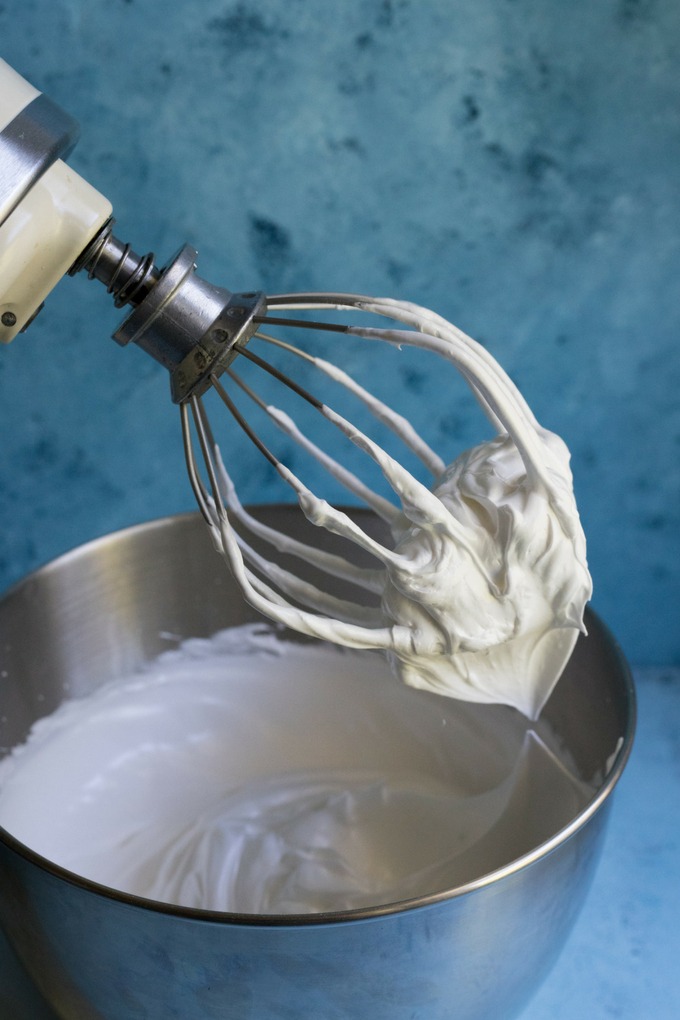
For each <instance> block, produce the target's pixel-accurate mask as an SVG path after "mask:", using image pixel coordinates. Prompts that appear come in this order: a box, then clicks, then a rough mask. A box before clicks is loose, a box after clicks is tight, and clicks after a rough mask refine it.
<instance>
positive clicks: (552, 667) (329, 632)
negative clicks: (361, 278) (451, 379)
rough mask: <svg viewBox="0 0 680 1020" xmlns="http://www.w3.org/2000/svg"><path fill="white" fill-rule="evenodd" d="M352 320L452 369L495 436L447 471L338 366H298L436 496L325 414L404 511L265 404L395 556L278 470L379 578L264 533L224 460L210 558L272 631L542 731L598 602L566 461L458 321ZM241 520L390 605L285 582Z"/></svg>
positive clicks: (396, 312) (402, 306)
mask: <svg viewBox="0 0 680 1020" xmlns="http://www.w3.org/2000/svg"><path fill="white" fill-rule="evenodd" d="M305 307H308V306H307V305H305ZM338 307H343V308H345V307H348V306H346V305H340V304H339V305H338ZM352 307H355V308H356V307H359V308H361V309H365V310H367V311H369V312H374V313H377V314H382V315H387V316H390V317H391V318H392V319H396V320H398V321H400V322H402V323H403V324H406V325H408V326H410V327H411V329H408V330H407V329H401V328H399V329H394V328H390V329H373V328H365V327H358V326H357V327H351V329H350V333H352V334H356V335H358V336H361V337H363V338H364V339H366V340H369V341H374V340H379V341H382V342H386V343H388V344H392V345H396V346H403V345H410V346H414V347H417V348H420V349H422V350H423V351H427V352H430V353H435V354H436V355H438V356H439V357H441V358H443V359H444V360H445V361H448V362H450V363H451V364H452V365H453V366H454V367H455V368H457V369H458V371H459V372H460V373H461V374H462V375H463V376H464V378H465V380H466V382H467V383H468V384H469V385H470V387H471V388H472V390H473V392H474V394H475V396H476V397H477V399H478V401H479V403H480V405H481V407H482V409H483V410H484V412H485V413H486V416H487V418H488V419H489V422H490V423H491V425H492V426H493V428H494V431H495V433H496V434H495V435H494V436H493V438H491V439H489V440H487V441H485V442H483V443H481V444H480V445H478V446H476V447H474V448H473V449H471V450H468V451H466V452H465V453H463V454H462V455H460V456H459V457H458V458H457V459H456V460H454V461H453V462H452V463H451V464H450V465H449V466H448V467H446V466H445V464H444V462H443V461H442V460H441V459H440V458H439V457H438V455H437V454H435V453H434V452H433V451H431V450H430V449H429V448H428V447H427V446H426V445H425V443H424V442H423V441H422V440H421V439H420V437H418V435H417V434H416V433H415V430H414V429H413V428H412V426H411V425H410V424H409V423H408V422H407V421H406V420H405V419H404V418H403V417H401V416H399V415H397V414H395V413H394V412H393V411H391V410H390V409H389V408H387V407H386V406H385V405H384V404H382V403H381V402H380V401H378V400H376V398H375V397H373V396H372V395H371V394H369V393H367V391H365V390H364V389H362V387H360V386H359V385H358V384H357V383H355V382H354V380H352V379H351V378H350V377H349V376H347V374H346V373H345V372H343V371H342V370H341V369H340V368H337V367H336V366H333V365H331V364H329V363H328V362H326V361H323V360H321V359H319V358H313V357H311V356H309V355H307V354H304V353H301V352H297V353H298V354H299V356H300V357H303V358H304V359H305V360H306V361H307V362H312V363H313V364H314V365H315V366H316V368H318V369H319V370H320V371H321V372H323V373H324V374H325V375H327V376H330V377H331V378H333V379H334V380H335V381H336V382H339V383H340V384H341V385H342V386H344V387H345V388H346V389H348V390H350V391H351V392H352V393H353V394H354V396H358V398H359V399H360V400H362V401H363V403H364V404H365V405H366V406H367V407H368V409H369V410H370V411H371V413H372V414H373V415H374V416H375V417H376V418H378V419H379V420H380V421H381V422H382V423H383V424H385V425H387V427H388V428H390V429H391V430H392V432H394V433H395V434H396V435H397V436H398V437H399V438H400V439H401V440H402V441H403V443H404V444H405V446H406V447H408V448H409V449H410V450H411V451H412V452H414V453H415V454H416V456H417V457H418V458H419V459H420V460H421V461H422V463H423V465H424V466H425V468H426V469H427V470H428V471H429V472H430V473H431V475H432V477H433V483H432V485H431V486H428V485H426V484H424V483H423V482H422V481H420V480H419V479H418V478H416V477H415V476H414V475H413V474H412V473H410V472H409V471H407V470H406V469H405V468H404V467H402V465H401V464H400V463H399V462H398V461H397V460H396V459H394V458H393V457H391V456H389V455H388V454H387V453H386V452H385V450H384V449H382V448H381V447H380V446H379V445H378V444H377V443H376V442H375V441H373V440H372V439H371V438H370V437H369V436H368V435H366V434H365V433H363V432H362V431H360V430H359V429H358V428H356V427H355V426H353V425H352V424H351V423H350V422H349V421H347V420H346V419H345V418H343V417H342V416H341V415H339V414H338V413H337V412H336V411H335V410H333V409H332V408H331V407H328V406H325V405H324V406H323V407H322V408H321V413H322V414H323V416H324V417H325V418H326V419H327V420H328V421H330V422H331V423H332V424H333V425H335V426H336V427H337V428H338V429H339V430H340V431H341V432H343V433H344V434H345V435H346V436H347V437H348V438H349V439H350V440H351V441H352V442H353V443H355V444H356V445H357V446H358V447H360V448H361V449H362V450H363V451H364V452H365V453H366V455H367V456H368V457H370V458H371V459H372V460H373V461H374V462H375V463H376V464H377V465H378V467H379V468H380V471H381V472H382V474H383V475H384V477H385V478H386V479H387V481H388V482H389V484H390V486H391V488H392V489H393V491H394V493H395V495H396V496H397V498H398V501H399V505H398V506H395V505H393V504H392V503H391V502H389V501H387V500H385V499H384V498H383V497H382V496H379V495H377V494H376V493H375V492H372V491H371V490H370V489H368V488H367V487H366V485H365V484H363V483H362V482H361V481H359V479H357V478H356V477H355V476H354V475H351V474H350V473H349V472H347V471H346V469H345V468H344V466H343V465H342V464H339V463H337V462H336V461H334V460H333V459H332V458H330V457H329V456H328V455H327V454H326V453H324V452H323V451H322V450H319V448H318V447H317V446H316V445H315V444H314V442H313V441H312V440H311V439H310V438H309V437H308V436H305V435H303V434H302V433H301V431H300V430H299V429H298V427H297V426H296V424H295V422H294V421H293V419H292V418H291V417H290V416H289V415H288V414H287V413H284V412H283V411H282V410H280V409H279V408H276V407H272V406H268V407H264V405H261V406H262V407H263V409H264V410H266V411H267V413H268V414H269V416H270V417H271V419H272V420H273V421H274V422H275V424H276V425H277V426H278V427H279V428H280V429H281V430H282V431H283V432H285V433H286V435H287V436H288V437H289V438H290V439H292V440H294V441H295V442H297V443H298V444H300V445H301V446H303V447H304V449H305V450H306V452H307V453H309V454H311V455H312V456H313V457H315V458H316V460H318V461H319V463H321V464H322V465H323V467H324V468H325V469H326V470H327V471H328V472H329V473H330V474H331V475H332V476H333V477H334V478H335V479H336V480H337V481H339V482H341V483H342V484H343V485H344V486H345V487H346V488H347V489H348V490H349V491H350V492H351V493H352V495H353V496H355V497H358V498H359V499H361V500H362V502H364V503H365V504H367V505H368V506H369V507H371V508H372V509H373V510H374V511H375V513H376V514H377V515H378V516H379V517H382V518H383V520H384V522H385V524H386V525H387V527H388V528H389V530H390V531H391V533H392V538H393V542H392V544H391V545H390V544H386V543H384V542H379V541H376V540H375V539H374V538H372V537H371V536H369V535H368V534H366V533H365V532H364V531H363V530H362V528H361V527H359V526H358V525H357V523H356V522H355V521H353V520H351V519H350V518H349V517H348V516H347V515H346V514H345V513H343V512H341V511H339V510H338V509H336V508H335V507H333V506H331V505H330V504H329V503H328V502H326V501H325V500H324V499H322V498H320V497H319V496H317V495H316V494H315V493H314V492H312V491H311V490H310V489H309V488H308V487H307V486H305V484H304V483H303V482H302V481H301V480H300V479H299V478H298V477H297V476H296V475H295V474H294V473H293V472H292V471H290V470H289V469H288V468H287V467H286V466H285V465H283V464H279V465H278V471H279V474H280V475H281V476H282V477H283V478H284V479H285V481H286V482H288V483H289V485H290V486H291V487H292V488H293V490H294V491H295V493H296V495H297V498H298V501H299V504H300V507H301V508H302V511H303V513H304V514H305V516H306V517H307V518H308V519H309V520H310V521H311V522H312V523H313V524H315V525H316V526H318V527H319V528H322V529H325V530H327V531H330V532H333V533H334V534H336V535H340V536H342V537H343V538H345V539H347V540H349V541H350V542H351V543H353V544H354V545H356V546H358V547H359V548H360V549H361V550H363V551H364V552H368V553H370V554H371V555H372V556H373V557H375V560H376V567H375V569H373V570H370V569H368V570H367V569H363V570H359V569H357V568H356V567H353V566H352V565H351V564H350V563H349V562H348V561H347V560H343V559H342V558H340V557H335V558H332V557H328V555H327V554H326V553H324V552H322V551H321V550H318V549H315V548H313V547H311V546H302V545H301V543H299V542H293V541H291V540H289V539H287V537H286V536H285V535H283V534H281V533H278V532H274V531H273V530H272V529H270V528H269V529H268V528H263V527H262V526H261V525H259V524H258V523H257V522H256V521H254V520H253V518H252V517H250V516H249V515H248V514H247V512H246V511H245V510H244V508H243V507H242V506H241V504H240V502H239V500H238V496H237V494H236V490H235V486H234V484H233V481H232V479H231V477H230V476H229V473H228V470H227V467H226V465H225V464H224V463H223V462H222V460H221V459H220V458H219V455H217V461H218V468H219V471H220V473H221V478H222V486H221V487H222V493H223V498H224V504H225V506H226V508H227V510H228V511H229V512H230V514H231V515H232V518H233V520H232V521H230V519H229V518H228V516H227V514H226V513H225V512H222V511H221V510H220V509H219V508H218V509H216V510H215V511H214V521H213V535H214V538H215V544H216V545H217V547H218V549H220V550H221V551H222V552H223V553H224V555H225V557H226V558H227V560H228V562H229V566H230V567H231V570H232V572H233V573H234V576H235V577H236V578H237V580H238V582H239V584H240V585H241V588H242V590H243V593H244V596H245V597H246V599H248V601H249V602H251V603H252V604H253V605H254V606H255V607H256V608H257V609H259V610H260V611H261V612H263V613H265V614H266V615H267V616H269V617H270V618H271V619H273V620H276V621H278V622H280V623H282V624H284V625H286V626H288V627H292V628H293V629H296V630H299V631H301V632H302V633H305V634H309V635H312V636H314V637H318V638H321V639H323V640H326V641H332V642H335V643H336V644H340V645H345V646H348V647H355V648H375V649H381V650H382V651H384V652H386V653H387V654H388V657H389V659H390V661H391V662H392V664H393V666H394V668H395V670H396V671H397V672H398V674H399V675H400V676H401V677H402V679H403V680H404V681H406V683H408V684H411V685H412V686H415V687H423V688H426V689H428V690H432V691H437V692H438V693H440V694H446V695H450V696H453V697H456V698H461V699H464V700H467V701H479V702H499V703H503V704H508V705H512V706H514V707H516V708H518V709H519V710H520V711H521V712H523V713H524V714H525V715H527V716H528V717H530V718H536V717H537V716H538V715H539V713H540V711H541V709H542V707H543V705H544V704H545V702H546V700H547V698H548V696H549V695H550V693H551V691H552V689H553V687H554V685H555V683H556V682H557V680H558V679H559V677H560V675H561V673H562V671H563V668H564V666H565V664H566V662H567V660H568V658H569V656H570V654H571V651H572V649H573V646H574V643H575V641H576V638H577V636H578V633H579V631H580V630H582V629H583V611H584V608H585V605H586V603H587V601H588V599H589V598H590V595H591V592H592V584H591V579H590V574H589V572H588V566H587V562H586V546H585V538H584V535H583V530H582V527H581V523H580V520H579V515H578V510H577V507H576V501H575V498H574V491H573V483H572V475H571V470H570V466H569V452H568V450H567V447H566V445H565V444H564V442H563V441H562V440H561V439H560V438H559V437H558V436H556V435H555V434H554V433H552V432H550V431H548V430H547V429H544V428H542V427H541V426H540V425H539V423H538V422H537V421H536V419H535V417H534V416H533V414H532V412H531V411H530V409H529V407H528V406H527V404H526V401H525V400H524V398H523V397H522V395H521V394H520V393H519V391H518V390H517V388H516V387H515V386H514V384H513V383H512V382H511V380H510V379H509V378H508V376H507V375H506V374H505V372H503V370H502V369H501V367H500V366H499V365H498V364H497V362H496V361H495V360H494V359H493V358H492V357H491V355H490V354H489V353H488V351H486V350H485V349H484V348H483V347H481V345H479V344H477V343H476V342H475V341H473V340H471V339H470V338H469V337H467V336H466V335H465V334H464V333H462V332H461V331H460V330H458V329H457V328H456V327H454V326H452V325H451V324H450V323H448V322H446V321H445V320H443V319H441V318H440V317H438V316H436V315H435V314H434V313H432V312H429V311H427V310H426V309H423V308H419V307H417V306H415V305H410V304H406V303H404V302H396V301H387V300H381V299H368V298H367V299H356V301H355V303H354V305H353V306H352ZM270 342H272V343H277V342H278V341H276V340H270ZM234 521H238V522H239V524H240V525H241V526H243V528H245V531H243V532H242V534H247V533H248V532H250V533H252V534H255V535H257V536H258V538H263V539H264V540H265V541H266V542H268V543H269V544H270V545H272V546H274V547H275V548H276V549H277V550H279V551H280V552H286V553H292V554H293V555H295V556H297V557H299V558H300V559H301V560H304V561H306V562H308V563H311V564H312V565H313V566H315V567H317V568H320V569H321V570H324V571H326V572H327V573H328V574H330V575H334V576H336V577H342V578H344V579H349V580H351V581H353V583H355V584H356V585H357V589H358V590H359V591H361V590H362V589H363V590H364V591H367V592H372V593H374V594H375V593H377V594H378V595H380V596H381V598H380V605H379V607H375V606H374V607H373V608H368V607H367V605H366V604H364V603H365V600H364V599H362V597H361V596H359V597H357V600H356V601H352V600H347V599H345V600H340V599H338V598H336V597H334V596H333V595H331V594H330V593H329V592H328V591H327V590H325V589H324V587H323V586H322V585H317V586H312V585H311V584H309V583H307V582H303V581H302V580H301V579H300V577H299V576H298V575H297V574H296V573H295V572H294V571H290V570H289V571H285V570H282V569H280V568H279V567H278V566H277V565H276V564H275V563H274V562H272V561H271V560H268V559H266V558H265V557H263V556H262V554H261V553H255V552H254V551H253V550H252V549H251V548H250V545H249V543H248V541H247V540H246V539H245V538H244V537H242V535H239V534H237V533H236V531H235V530H234V528H233V526H232V524H233V522H234ZM320 545H323V543H320ZM330 559H334V560H335V562H333V563H331V562H329V560H330Z"/></svg>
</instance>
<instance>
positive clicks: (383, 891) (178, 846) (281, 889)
mask: <svg viewBox="0 0 680 1020" xmlns="http://www.w3.org/2000/svg"><path fill="white" fill-rule="evenodd" d="M527 777H529V778H527ZM539 779H540V782H541V783H542V784H545V789H546V790H547V793H546V796H545V798H544V800H543V801H541V803H540V804H539V803H538V802H537V801H536V798H535V796H530V795H529V794H528V790H529V789H532V790H536V789H537V788H538V787H537V785H536V784H537V782H538V781H539ZM527 783H529V785H527ZM588 793H589V791H588V790H587V789H586V788H585V787H583V786H582V785H581V784H579V783H578V782H577V781H576V780H574V779H573V778H571V777H570V775H569V773H568V771H567V770H566V769H565V767H564V765H563V764H562V763H561V762H559V761H557V760H556V759H554V758H553V756H552V755H551V753H549V752H548V751H547V748H546V747H545V745H544V744H543V743H542V742H541V741H540V740H539V739H538V738H537V737H536V736H535V735H534V733H532V732H530V731H528V729H527V726H526V724H525V723H524V722H523V720H522V717H521V716H519V715H518V714H517V713H513V712H510V711H509V710H507V709H502V708H500V709H491V710H489V709H486V710H483V711H480V709H479V708H477V707H476V706H467V705H463V704H461V703H456V702H453V701H444V700H442V699H439V698H432V697H430V696H428V695H424V694H422V693H420V692H417V691H413V690H409V689H408V688H407V687H405V686H404V685H402V684H400V683H399V682H398V680H397V679H396V678H394V677H393V676H391V675H390V672H389V669H388V667H387V665H386V663H385V662H384V660H383V659H382V657H379V656H375V655H373V654H371V653H366V652H364V653H355V652H343V651H339V650H337V649H334V648H332V647H328V646H320V645H314V646H299V645H290V644H285V643H283V642H281V641H278V640H276V639H275V638H274V637H273V636H272V635H271V634H267V633H263V632H262V629H261V628H253V627H244V628H234V629H233V630H232V631H227V632H224V633H223V634H221V635H218V636H217V637H216V638H215V639H213V640H211V641H207V640H200V641H199V640H195V641H191V642H188V643H187V644H186V645H185V646H184V647H183V648H182V649H181V650H180V651H179V652H174V653H170V654H167V655H165V656H162V657H161V658H160V659H159V660H158V661H157V662H156V663H153V664H152V665H151V666H150V667H149V668H148V669H147V670H146V671H145V672H144V673H143V674H141V675H136V676H133V677H130V678H127V679H126V678H122V679H121V680H119V681H116V682H115V683H109V684H107V685H105V686H104V687H102V688H101V689H99V690H98V691H95V692H94V693H93V694H91V695H89V696H88V697H85V698H82V699H79V700H72V701H69V702H67V703H65V704H63V705H62V706H61V707H60V708H59V709H58V710H57V711H56V712H55V713H54V714H53V715H52V716H50V717H48V718H45V719H43V720H41V721H39V722H38V723H37V724H36V725H35V726H34V728H33V731H32V733H31V735H30V738H29V740H28V742H27V743H26V744H25V745H23V746H22V747H20V748H17V749H15V751H14V752H13V753H12V754H11V755H10V756H9V757H8V758H6V759H5V760H4V761H2V762H1V763H0V824H2V825H3V826H4V827H5V828H6V829H7V830H8V831H9V832H11V833H12V834H13V835H14V836H15V837H17V838H18V839H20V840H22V841H23V842H24V843H26V844H27V845H28V846H30V847H31V848H32V849H34V850H35V851H37V852H38V853H40V854H42V855H43V856H45V857H46V858H48V859H50V860H51V861H53V862H55V863H57V864H59V865H61V866H63V867H65V868H68V869H69V870H71V871H73V872H76V873H77V874H79V875H82V876H84V877H86V878H89V879H91V880H93V881H96V882H100V883H103V884H105V885H108V886H110V887H113V888H117V889H120V890H122V891H125V892H129V893H133V894H136V895H141V896H144V897H150V898H153V899H158V900H161V901H165V902H169V903H177V904H180V905H184V906H190V907H201V908H205V909H213V910H230V911H237V912H244V913H277V914H290V913H313V912H317V911H324V910H343V909H350V908H354V907H362V906H374V905H376V904H380V903H390V902H396V901H399V900H402V899H405V898H409V897H414V896H419V895H426V894H430V893H433V892H436V891H441V890H444V889H447V888H450V887H453V886H456V885H457V884H460V883H463V882H466V881H470V880H472V879H474V878H477V877H479V876H481V875H482V874H485V873H487V872H489V871H491V870H493V869H494V868H497V867H500V866H502V865H503V864H505V863H508V862H509V861H510V860H512V859H513V858H514V857H516V856H517V855H519V854H521V853H523V852H526V851H528V850H530V849H532V848H533V847H534V846H537V845H539V844H540V842H542V841H543V840H545V839H547V838H549V837H550V836H551V835H552V834H553V833H554V832H555V831H557V829H558V828H559V827H560V826H561V825H564V824H566V823H567V822H569V821H570V820H571V819H572V818H573V817H574V815H575V814H576V813H577V812H578V810H579V808H580V807H581V806H582V805H583V803H584V799H585V797H587V796H588Z"/></svg>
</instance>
